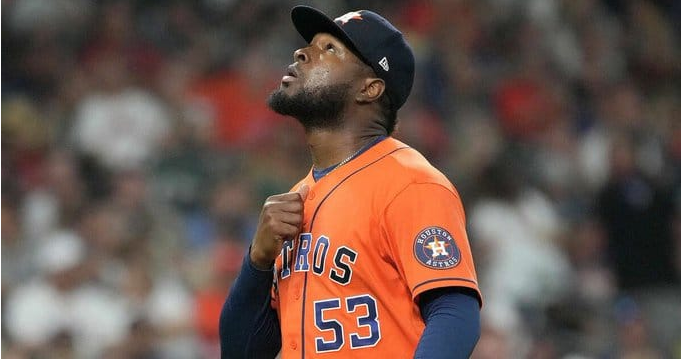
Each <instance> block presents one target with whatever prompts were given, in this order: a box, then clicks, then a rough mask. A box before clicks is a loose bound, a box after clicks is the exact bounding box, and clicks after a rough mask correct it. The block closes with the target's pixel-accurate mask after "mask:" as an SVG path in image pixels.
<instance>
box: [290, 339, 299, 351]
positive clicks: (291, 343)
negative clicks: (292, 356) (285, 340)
mask: <svg viewBox="0 0 683 360" xmlns="http://www.w3.org/2000/svg"><path fill="white" fill-rule="evenodd" d="M289 347H290V348H291V349H292V350H296V348H297V343H296V341H294V340H292V341H290V342H289Z"/></svg>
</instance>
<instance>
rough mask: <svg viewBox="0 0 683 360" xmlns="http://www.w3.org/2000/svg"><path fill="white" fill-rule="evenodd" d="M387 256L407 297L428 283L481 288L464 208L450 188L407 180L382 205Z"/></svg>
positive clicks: (429, 284)
mask: <svg viewBox="0 0 683 360" xmlns="http://www.w3.org/2000/svg"><path fill="white" fill-rule="evenodd" d="M382 227H383V231H384V233H385V236H386V241H387V246H386V249H388V251H389V254H388V255H389V256H390V257H391V258H392V259H393V261H394V263H395V265H396V267H397V269H398V271H399V272H400V273H401V275H402V276H403V278H404V279H405V281H406V284H407V285H408V287H409V288H410V291H411V293H412V296H413V300H417V298H418V296H419V295H420V294H421V293H423V292H425V291H427V290H430V289H436V288H442V287H448V286H458V287H466V288H471V289H473V290H475V291H476V293H477V295H478V297H479V303H480V305H481V303H482V297H481V293H480V292H479V286H478V284H477V275H476V271H475V268H474V262H473V259H472V253H471V250H470V244H469V240H468V239H467V232H466V229H465V213H464V210H463V207H462V203H461V201H460V197H459V196H458V194H457V192H456V191H455V190H454V189H450V188H447V187H445V186H443V185H441V184H438V183H413V184H410V185H408V186H407V187H406V188H404V189H403V190H402V191H400V192H399V193H398V194H397V195H396V196H395V197H394V199H393V200H392V201H391V202H390V203H389V204H388V205H387V208H386V210H385V212H384V218H383V219H382Z"/></svg>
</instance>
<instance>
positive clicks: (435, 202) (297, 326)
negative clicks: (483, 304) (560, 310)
mask: <svg viewBox="0 0 683 360" xmlns="http://www.w3.org/2000/svg"><path fill="white" fill-rule="evenodd" d="M302 183H306V184H308V185H309V186H310V191H309V195H308V198H307V199H306V201H305V204H304V225H303V232H302V234H300V235H299V237H298V239H295V240H294V241H292V242H291V249H292V250H291V251H289V250H288V249H289V245H287V244H286V245H285V246H284V249H283V253H282V254H281V255H280V256H279V257H278V259H277V261H276V268H275V271H276V277H275V279H276V281H275V284H274V288H273V289H274V290H273V297H274V299H273V302H272V304H273V306H274V307H275V309H276V310H277V311H278V315H279V317H280V326H281V330H282V357H284V358H301V357H306V358H397V357H398V358H411V357H412V356H413V353H414V351H415V348H416V346H417V343H418V341H419V339H420V336H421V334H422V331H423V330H424V322H423V320H422V317H421V316H420V312H419V308H418V306H417V304H416V301H415V299H416V298H417V297H418V296H419V294H420V293H422V292H424V291H426V290H429V289H432V288H437V287H444V286H463V287H468V288H472V289H474V290H476V291H477V292H479V290H478V286H477V279H476V273H475V269H474V263H473V260H472V255H471V253H470V247H469V243H468V239H467V234H466V232H465V215H464V212H463V208H462V205H461V202H460V199H459V196H458V193H457V192H456V190H455V188H454V187H453V185H452V184H451V183H450V182H449V181H448V179H447V178H446V177H445V176H444V175H442V174H441V173H440V172H439V171H438V170H436V169H435V168H433V167H432V166H431V165H430V164H429V163H428V162H427V161H426V160H425V159H424V157H422V155H420V154H419V153H418V152H417V151H415V150H413V149H411V148H409V147H408V146H406V145H405V144H403V143H401V142H400V141H398V140H395V139H393V138H388V139H385V140H383V141H382V142H380V143H379V144H377V145H375V146H374V147H372V148H370V149H369V150H367V151H366V152H365V153H363V154H361V155H360V156H358V157H357V158H356V159H354V160H352V161H350V162H349V163H348V164H346V165H344V166H342V167H340V168H339V169H337V170H335V171H332V172H331V173H330V174H328V175H327V176H325V177H323V178H322V179H320V181H318V182H317V183H315V182H314V181H313V177H312V175H311V173H309V175H308V176H307V177H306V178H305V179H303V180H302V181H301V182H300V183H299V184H297V185H296V186H294V188H293V189H297V188H298V187H299V186H300V185H301V184H302ZM425 229H438V232H439V233H438V234H437V231H436V230H434V231H433V233H434V234H432V232H430V231H427V233H428V234H427V235H425V236H424V237H423V240H424V239H426V241H424V242H420V243H417V242H416V240H417V239H418V238H420V235H421V234H422V233H423V232H425ZM437 240H438V241H437ZM326 244H327V245H326ZM434 244H441V245H442V246H441V247H436V245H434ZM299 247H300V249H299ZM416 251H417V252H422V253H420V255H416ZM437 253H438V254H439V256H437V257H431V256H432V255H433V254H437ZM354 254H355V255H354ZM425 254H426V255H425ZM446 254H449V255H448V256H446ZM454 254H456V255H457V256H455V255H454ZM283 258H286V259H287V260H288V261H287V263H285V264H284V266H283ZM419 258H422V260H420V259H419ZM432 259H450V260H447V261H450V263H448V262H447V261H446V260H444V262H440V263H439V264H441V266H442V267H448V268H439V269H435V268H432V267H430V266H428V265H426V263H429V264H432V265H434V266H437V265H435V264H436V263H437V262H436V261H435V262H434V263H432V262H431V260H432ZM480 298H481V295H480ZM316 309H317V310H318V311H317V312H316V311H315V310H316ZM375 314H376V317H375V316H374V315H375ZM302 315H303V316H302Z"/></svg>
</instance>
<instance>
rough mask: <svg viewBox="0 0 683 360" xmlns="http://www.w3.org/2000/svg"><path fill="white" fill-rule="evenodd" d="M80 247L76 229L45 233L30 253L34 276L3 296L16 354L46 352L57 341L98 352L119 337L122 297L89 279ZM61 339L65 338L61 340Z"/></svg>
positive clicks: (79, 353) (124, 320)
mask: <svg viewBox="0 0 683 360" xmlns="http://www.w3.org/2000/svg"><path fill="white" fill-rule="evenodd" d="M86 251H87V250H86V248H85V246H84V244H83V241H82V240H81V239H80V237H79V236H78V235H76V234H75V233H73V232H70V231H57V232H53V233H50V234H49V235H47V238H45V239H43V240H42V245H41V246H40V247H39V248H38V250H37V252H36V253H35V255H36V259H35V264H37V266H38V267H39V270H40V272H39V274H38V276H37V277H35V278H34V279H32V280H31V281H28V282H27V283H25V284H24V285H21V286H19V287H18V288H17V289H16V290H15V291H14V292H13V294H12V295H11V296H9V297H8V299H7V308H6V312H5V315H6V316H7V320H6V321H5V325H6V329H7V331H8V332H9V334H10V339H11V340H12V343H13V344H14V346H15V348H14V349H13V351H18V353H19V354H23V355H22V356H27V357H28V356H30V357H33V356H37V357H46V356H50V354H51V352H50V351H51V346H52V345H53V344H54V343H55V342H57V343H59V344H62V345H64V346H66V347H67V348H70V349H72V350H69V352H70V351H73V355H74V356H75V357H99V356H101V355H102V351H103V350H104V348H105V347H107V346H109V345H112V344H114V343H116V342H118V341H120V340H121V339H122V338H123V337H124V336H125V334H126V331H127V327H128V321H129V318H128V315H129V314H128V312H127V311H126V308H125V306H124V303H123V301H122V299H121V298H120V297H119V296H117V295H116V294H115V293H113V292H111V291H110V290H108V289H107V288H105V287H103V286H101V285H99V284H97V283H93V282H91V280H92V276H91V272H90V271H89V269H88V268H87V266H86V263H85V262H86V255H87V253H86ZM65 343H66V344H65Z"/></svg>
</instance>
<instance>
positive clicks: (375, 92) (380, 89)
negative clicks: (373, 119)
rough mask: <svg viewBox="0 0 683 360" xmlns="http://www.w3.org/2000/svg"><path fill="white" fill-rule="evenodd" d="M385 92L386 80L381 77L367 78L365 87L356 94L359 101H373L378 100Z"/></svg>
mask: <svg viewBox="0 0 683 360" xmlns="http://www.w3.org/2000/svg"><path fill="white" fill-rule="evenodd" d="M382 94H384V80H382V79H379V78H367V79H365V81H364V82H363V87H362V88H361V89H360V91H359V92H358V93H357V94H356V101H357V102H359V103H371V102H373V101H377V100H378V99H379V98H380V97H381V96H382Z"/></svg>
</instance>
